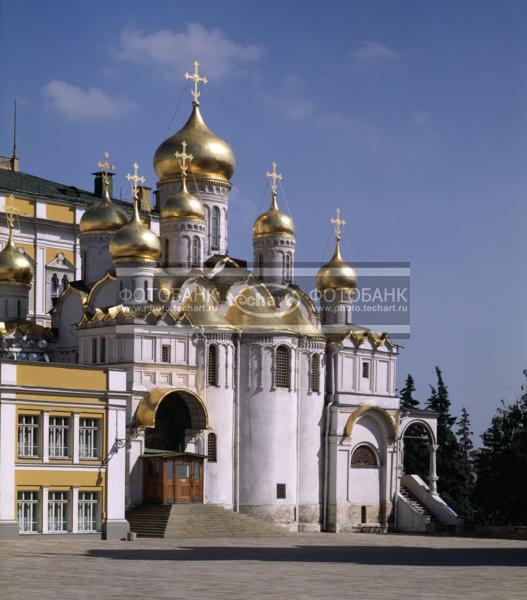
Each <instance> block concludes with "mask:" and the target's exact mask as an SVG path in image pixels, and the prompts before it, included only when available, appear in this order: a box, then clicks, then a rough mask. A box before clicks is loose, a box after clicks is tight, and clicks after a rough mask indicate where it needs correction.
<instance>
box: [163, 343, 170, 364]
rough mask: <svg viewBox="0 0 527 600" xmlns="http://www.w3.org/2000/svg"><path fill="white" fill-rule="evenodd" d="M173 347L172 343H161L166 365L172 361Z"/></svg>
mask: <svg viewBox="0 0 527 600" xmlns="http://www.w3.org/2000/svg"><path fill="white" fill-rule="evenodd" d="M165 352H166V359H167V360H165ZM171 355H172V348H171V345H170V344H161V362H162V363H163V364H165V365H169V364H170V363H171V359H172V356H171Z"/></svg>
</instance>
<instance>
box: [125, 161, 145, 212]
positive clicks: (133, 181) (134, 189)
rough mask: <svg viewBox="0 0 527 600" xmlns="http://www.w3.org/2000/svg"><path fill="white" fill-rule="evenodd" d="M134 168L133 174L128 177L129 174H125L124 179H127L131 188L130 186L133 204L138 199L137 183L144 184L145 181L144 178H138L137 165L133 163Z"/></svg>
mask: <svg viewBox="0 0 527 600" xmlns="http://www.w3.org/2000/svg"><path fill="white" fill-rule="evenodd" d="M132 166H133V168H134V174H133V175H130V173H128V174H127V176H126V179H128V181H130V182H131V186H132V196H133V200H134V203H135V201H136V200H138V199H139V185H138V184H139V183H144V182H145V181H146V180H145V178H144V177H142V176H139V175H138V174H137V173H138V171H139V165H138V164H137V163H136V162H134V164H133V165H132Z"/></svg>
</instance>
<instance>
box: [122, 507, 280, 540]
mask: <svg viewBox="0 0 527 600" xmlns="http://www.w3.org/2000/svg"><path fill="white" fill-rule="evenodd" d="M126 519H127V520H128V522H129V523H130V529H131V531H132V532H135V533H136V534H137V537H152V538H184V537H188V538H190V537H241V536H262V537H263V536H282V535H287V533H288V532H287V530H286V529H283V528H282V527H280V526H279V525H275V524H273V523H269V522H267V521H264V520H262V519H259V518H257V517H251V516H248V515H244V514H242V513H236V512H232V511H230V510H226V509H224V508H223V507H222V506H218V505H214V504H143V506H140V507H139V508H137V509H135V510H132V511H130V512H128V513H127V514H126Z"/></svg>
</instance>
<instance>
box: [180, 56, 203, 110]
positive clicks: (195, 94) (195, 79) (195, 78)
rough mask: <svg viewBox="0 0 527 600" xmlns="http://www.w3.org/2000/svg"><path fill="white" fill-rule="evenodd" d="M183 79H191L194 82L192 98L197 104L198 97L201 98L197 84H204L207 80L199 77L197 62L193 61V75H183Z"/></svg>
mask: <svg viewBox="0 0 527 600" xmlns="http://www.w3.org/2000/svg"><path fill="white" fill-rule="evenodd" d="M185 79H187V80H188V79H192V81H193V82H194V91H193V92H192V97H193V98H194V102H195V103H196V104H199V97H200V96H201V92H200V91H199V84H200V83H203V84H206V83H208V82H209V80H208V79H207V78H206V77H205V76H203V77H200V75H199V62H198V61H197V60H195V61H194V73H188V72H187V73H185Z"/></svg>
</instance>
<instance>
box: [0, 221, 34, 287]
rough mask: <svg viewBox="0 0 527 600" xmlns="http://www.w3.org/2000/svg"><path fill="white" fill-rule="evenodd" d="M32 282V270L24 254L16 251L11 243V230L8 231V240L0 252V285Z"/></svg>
mask: <svg viewBox="0 0 527 600" xmlns="http://www.w3.org/2000/svg"><path fill="white" fill-rule="evenodd" d="M32 280H33V268H32V266H31V263H30V262H29V259H28V258H27V256H25V254H22V253H21V252H19V251H18V250H17V247H16V246H15V244H14V242H13V230H12V229H10V230H9V238H8V239H7V243H6V245H5V248H4V249H3V250H2V251H1V252H0V283H24V284H26V285H29V284H30V283H31V281H32Z"/></svg>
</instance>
